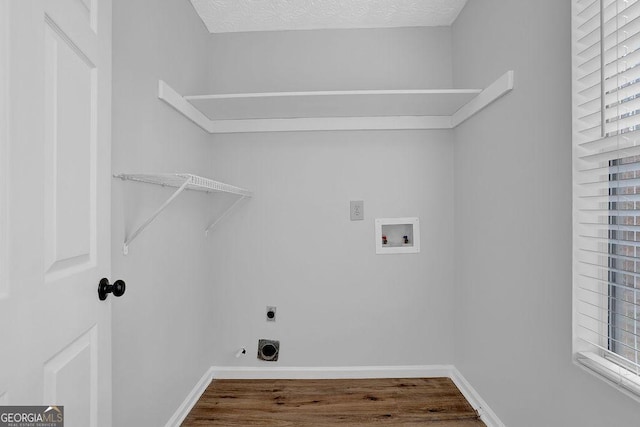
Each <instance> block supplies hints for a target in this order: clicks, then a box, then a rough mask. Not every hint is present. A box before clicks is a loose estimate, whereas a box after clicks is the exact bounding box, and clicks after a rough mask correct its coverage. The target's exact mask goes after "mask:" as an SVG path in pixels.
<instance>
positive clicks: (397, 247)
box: [375, 217, 420, 254]
mask: <svg viewBox="0 0 640 427" xmlns="http://www.w3.org/2000/svg"><path fill="white" fill-rule="evenodd" d="M375 227H376V232H375V235H376V254H409V253H417V252H420V220H419V219H418V218H417V217H410V218H376V220H375Z"/></svg>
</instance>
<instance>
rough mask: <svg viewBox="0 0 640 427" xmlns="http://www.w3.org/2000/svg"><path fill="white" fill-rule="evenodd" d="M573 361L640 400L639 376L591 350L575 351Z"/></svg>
mask: <svg viewBox="0 0 640 427" xmlns="http://www.w3.org/2000/svg"><path fill="white" fill-rule="evenodd" d="M575 361H576V362H577V363H578V365H580V366H582V367H585V368H587V370H588V371H591V372H592V373H594V374H595V375H596V376H597V377H598V378H601V379H604V380H606V382H607V383H608V384H610V385H612V386H613V387H615V388H617V389H618V390H620V391H622V392H624V393H625V394H627V395H628V396H630V397H631V398H633V399H635V400H637V401H639V402H640V376H638V375H636V374H634V373H633V372H631V371H629V370H627V369H625V368H623V367H621V366H618V365H616V364H615V363H613V362H611V361H609V360H607V359H605V358H604V357H602V356H599V355H597V354H595V353H591V352H579V353H576V355H575Z"/></svg>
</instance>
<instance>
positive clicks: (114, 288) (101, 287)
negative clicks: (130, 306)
mask: <svg viewBox="0 0 640 427" xmlns="http://www.w3.org/2000/svg"><path fill="white" fill-rule="evenodd" d="M125 290H126V284H125V283H124V280H116V281H115V282H113V285H112V284H110V283H109V279H107V278H106V277H103V278H102V279H100V283H98V298H100V301H104V300H106V299H107V295H108V294H110V293H112V294H113V296H114V297H121V296H122V295H124V291H125Z"/></svg>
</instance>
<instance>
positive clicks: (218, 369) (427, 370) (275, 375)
mask: <svg viewBox="0 0 640 427" xmlns="http://www.w3.org/2000/svg"><path fill="white" fill-rule="evenodd" d="M436 377H448V378H451V380H452V381H453V382H454V384H455V385H456V387H458V389H460V392H461V393H462V394H463V395H464V397H465V398H466V399H467V401H468V402H469V403H470V404H471V406H472V407H473V409H475V410H476V411H478V414H479V415H480V419H481V420H482V421H483V422H484V423H485V424H486V425H487V427H505V425H504V424H503V423H502V422H501V421H500V419H499V418H498V417H497V416H496V414H495V413H494V412H493V411H492V410H491V408H489V405H487V403H486V402H485V401H484V399H482V398H481V397H480V395H479V394H478V392H477V391H476V390H475V389H474V388H473V387H472V386H471V384H469V382H468V381H467V380H466V379H465V378H464V377H463V376H462V374H461V373H460V372H459V371H458V370H457V369H456V367H455V366H453V365H417V366H348V367H231V366H212V367H211V368H209V370H208V371H207V372H206V373H205V374H204V375H203V376H202V378H201V379H200V381H198V383H197V384H196V385H195V387H194V388H193V390H192V391H191V393H189V395H188V396H187V398H186V399H185V400H184V402H182V404H181V405H180V407H179V408H178V410H177V411H176V413H175V414H174V415H173V416H172V417H171V419H170V420H169V422H167V424H166V427H177V426H179V425H180V423H182V421H184V419H185V418H186V417H187V415H188V414H189V411H190V410H191V409H192V408H193V407H194V406H195V404H196V402H197V401H198V399H199V398H200V396H201V395H202V393H204V391H205V389H206V388H207V386H208V385H209V383H210V382H211V380H212V379H243V380H246V379H338V378H436Z"/></svg>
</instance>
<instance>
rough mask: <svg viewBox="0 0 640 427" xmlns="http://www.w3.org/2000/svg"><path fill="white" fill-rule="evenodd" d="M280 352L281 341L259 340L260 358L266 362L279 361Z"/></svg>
mask: <svg viewBox="0 0 640 427" xmlns="http://www.w3.org/2000/svg"><path fill="white" fill-rule="evenodd" d="M279 353H280V341H276V340H266V339H260V340H258V359H259V360H264V361H266V362H277V361H278V354H279Z"/></svg>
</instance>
